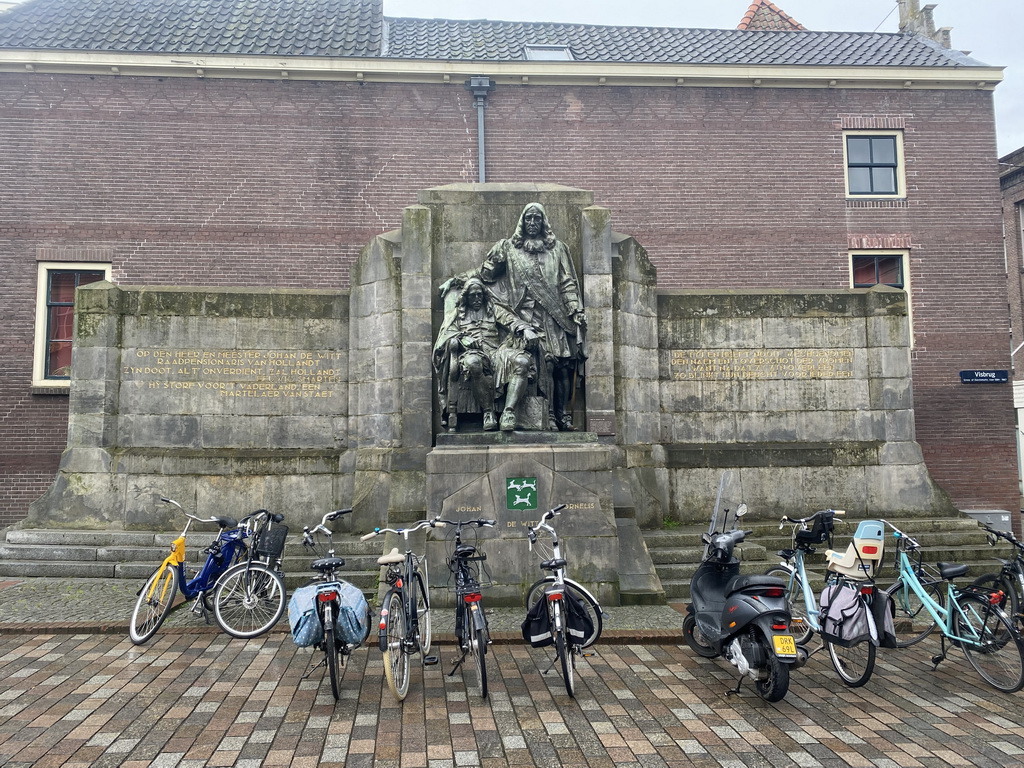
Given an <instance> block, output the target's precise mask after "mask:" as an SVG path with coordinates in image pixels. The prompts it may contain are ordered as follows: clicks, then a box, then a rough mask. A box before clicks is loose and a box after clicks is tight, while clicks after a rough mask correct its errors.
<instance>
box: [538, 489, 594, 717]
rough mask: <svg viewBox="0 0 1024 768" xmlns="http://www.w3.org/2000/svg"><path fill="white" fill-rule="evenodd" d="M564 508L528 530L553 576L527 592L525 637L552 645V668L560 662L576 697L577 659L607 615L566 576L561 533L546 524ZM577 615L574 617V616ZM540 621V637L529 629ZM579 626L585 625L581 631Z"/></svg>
mask: <svg viewBox="0 0 1024 768" xmlns="http://www.w3.org/2000/svg"><path fill="white" fill-rule="evenodd" d="M565 506H566V505H565V504H559V505H558V506H557V507H554V508H553V509H549V510H548V511H547V512H545V513H544V515H543V516H542V517H541V519H540V520H539V521H538V522H537V523H536V524H535V525H531V526H528V527H527V537H528V539H529V542H530V551H531V552H532V551H533V549H534V547H537V550H538V552H539V553H540V555H541V563H540V567H541V569H542V570H545V571H550V573H549V574H548V575H547V576H544V577H543V578H541V579H539V580H538V581H536V582H535V583H534V584H533V585H532V586H531V587H530V588H529V589H528V590H527V592H526V607H527V619H526V622H524V624H523V634H524V637H525V638H526V639H527V641H528V642H530V643H531V645H534V646H535V647H540V646H542V645H548V644H551V643H552V642H553V644H554V646H555V660H553V661H552V662H551V666H552V667H553V666H554V664H555V661H558V662H559V664H560V666H561V671H562V680H563V682H564V683H565V691H566V693H568V694H569V695H570V696H572V697H575V695H576V679H575V672H576V657H577V656H582V655H583V649H584V648H589V647H590V646H592V645H593V644H594V643H596V642H597V641H598V639H599V638H600V637H601V631H602V630H603V628H604V612H603V611H602V609H601V604H600V603H599V602H598V601H597V598H596V597H594V596H593V595H592V594H591V593H590V592H589V590H587V589H586V587H584V586H583V585H582V584H580V583H579V582H576V581H573V580H572V579H569V578H567V577H566V575H565V568H566V565H567V564H568V563H567V561H566V559H565V558H564V557H563V556H562V548H561V544H560V542H559V540H558V534H557V533H556V532H555V529H554V528H552V527H551V526H550V525H548V522H547V521H548V520H551V519H553V518H554V517H555V516H556V515H559V514H561V511H562V510H563V509H565ZM538 531H545V532H546V533H547V534H548V535H549V536H550V542H545V541H544V540H543V539H541V538H540V537H539V536H538ZM567 596H568V598H569V599H568V600H567V599H566V597H567ZM544 606H546V608H545V607H544ZM577 612H579V613H578V615H576V616H575V617H574V616H573V615H572V614H574V613H577ZM537 621H540V622H541V627H542V629H541V631H540V632H539V633H538V634H533V632H534V631H535V630H531V629H530V626H531V623H533V624H534V626H536V622H537ZM578 625H582V628H581V627H580V626H578ZM550 670H551V667H548V670H547V671H550Z"/></svg>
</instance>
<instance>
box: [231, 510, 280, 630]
mask: <svg viewBox="0 0 1024 768" xmlns="http://www.w3.org/2000/svg"><path fill="white" fill-rule="evenodd" d="M283 520H284V515H282V514H279V513H276V512H268V511H267V510H265V509H261V510H259V511H257V512H254V513H252V514H251V515H249V516H248V517H245V518H243V519H242V523H243V524H244V525H245V526H246V531H247V538H249V539H250V540H251V541H253V542H254V543H253V545H252V546H250V547H249V551H248V554H247V555H246V557H245V559H244V560H242V561H240V562H238V563H236V564H235V565H233V566H231V567H230V568H229V569H228V570H226V571H225V572H224V574H223V575H222V576H221V577H220V579H218V581H217V587H216V589H215V591H214V593H213V616H214V618H215V619H216V620H217V624H218V625H220V628H221V629H223V630H224V631H225V632H227V633H228V634H229V635H231V636H232V637H238V638H242V639H249V638H252V637H258V636H259V635H262V634H263V633H264V632H268V631H270V629H271V627H273V626H274V625H275V624H277V622H278V620H280V618H281V616H282V615H283V614H284V609H285V585H284V571H283V570H282V568H281V561H282V558H283V556H284V544H285V539H286V538H287V536H288V526H287V525H282V521H283Z"/></svg>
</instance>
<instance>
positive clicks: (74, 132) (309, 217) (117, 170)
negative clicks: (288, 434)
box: [0, 74, 1017, 520]
mask: <svg viewBox="0 0 1024 768" xmlns="http://www.w3.org/2000/svg"><path fill="white" fill-rule="evenodd" d="M486 115H487V117H486V121H487V123H486V124H487V127H486V130H487V148H488V166H487V179H488V181H494V182H510V181H546V182H557V183H563V184H568V185H572V186H576V187H581V188H584V189H591V190H593V191H594V193H595V202H596V203H597V204H598V205H602V206H607V207H608V208H610V209H611V210H612V213H613V228H614V229H615V230H616V231H620V232H625V233H628V234H631V235H634V236H635V237H636V238H637V240H638V241H639V242H640V243H641V244H642V245H643V246H644V247H645V248H646V249H647V251H648V253H649V254H650V256H651V259H652V261H653V262H654V263H655V265H656V266H657V268H658V279H659V285H661V286H663V287H686V288H723V287H744V288H802V289H814V288H841V287H846V286H848V284H849V267H848V250H849V249H848V236H849V235H858V236H868V237H877V236H890V235H896V236H899V237H901V238H903V240H904V241H906V240H907V239H908V238H909V242H911V243H912V246H913V247H912V251H911V254H912V255H911V264H910V280H911V286H912V307H913V312H914V329H915V332H916V348H915V352H914V355H915V363H914V365H915V368H914V375H915V397H916V406H917V422H918V434H919V436H920V439H921V441H922V443H923V444H924V448H925V451H926V455H927V458H928V461H929V466H930V468H931V469H932V472H933V474H934V476H935V477H936V479H937V480H938V481H939V483H940V484H941V485H943V486H944V487H945V488H946V489H947V490H949V491H950V492H951V493H952V494H953V496H954V499H955V500H956V501H957V502H958V503H959V504H961V505H962V506H964V507H1001V508H1007V509H1013V508H1015V507H1016V504H1017V491H1016V470H1015V464H1014V461H1013V460H1012V455H1013V452H1014V444H1013V422H1012V414H1011V412H1010V395H1009V389H1008V388H1006V387H991V388H989V389H987V390H984V391H982V390H979V389H978V388H969V387H965V385H961V384H959V381H958V376H957V372H958V371H959V370H960V368H963V367H984V368H1006V367H1009V357H1008V356H1009V345H1008V343H1007V337H1008V322H1007V317H1006V315H1007V312H1006V282H1005V274H1004V270H1003V254H1002V245H1001V230H1000V209H999V189H998V184H997V182H996V164H995V139H994V127H993V125H994V119H993V115H992V102H991V94H990V93H987V92H984V91H962V92H961V91H942V90H936V91H918V90H901V91H876V90H842V89H787V90H775V89H768V88H763V89H762V88H758V89H746V88H718V89H715V88H690V87H682V88H646V89H645V88H625V87H591V88H582V87H538V86H520V85H503V86H499V87H498V88H497V89H496V90H495V91H494V92H493V94H492V95H491V97H490V99H489V101H488V106H487V113H486ZM863 120H867V121H868V122H867V124H869V125H870V124H874V125H879V126H880V125H894V124H895V125H903V126H904V131H905V137H904V138H905V149H906V155H907V182H908V185H909V190H910V191H909V197H908V200H907V201H906V202H896V203H880V204H864V203H861V202H859V201H858V202H857V203H847V202H846V200H845V198H844V194H843V172H842V158H843V152H842V143H841V135H842V127H843V126H844V125H851V124H853V122H851V121H863ZM871 121H875V122H871ZM475 125H476V112H475V109H474V108H473V106H472V99H471V98H470V96H469V93H468V92H467V91H466V90H465V89H464V88H463V86H462V85H461V84H454V83H453V84H450V85H416V86H414V85H399V84H394V85H382V84H366V85H359V84H355V83H315V82H277V81H245V80H214V79H210V80H189V79H179V78H167V79H163V78H128V77H123V78H121V77H118V78H114V77H95V78H94V77H88V76H70V75H67V76H48V75H40V74H25V75H16V74H3V75H0V146H3V147H4V148H5V149H4V152H3V154H2V155H0V261H2V263H3V264H4V269H3V270H2V273H0V287H2V288H3V295H4V296H5V297H9V298H12V299H14V298H16V300H12V301H11V303H10V304H8V305H7V306H6V307H5V309H4V318H5V323H4V324H3V327H2V329H0V344H2V345H3V348H4V349H5V350H6V351H7V357H8V359H7V365H5V366H4V369H3V373H2V374H0V435H2V441H0V442H2V445H3V446H4V447H0V452H2V453H0V465H2V466H3V467H4V470H3V471H7V469H6V468H7V467H9V466H12V462H13V461H14V456H13V455H12V453H11V448H12V446H15V445H17V446H19V447H20V446H21V445H25V446H28V448H29V450H31V451H33V452H36V453H37V454H39V455H40V456H42V457H45V458H40V459H39V460H38V461H37V462H36V463H34V464H33V465H32V466H33V467H34V468H35V472H36V474H35V475H32V476H33V477H36V478H37V479H36V481H35V484H34V485H32V484H30V486H31V487H27V488H26V486H25V481H24V478H25V477H28V476H29V475H31V474H32V473H27V474H26V473H19V477H20V478H22V479H21V480H19V482H18V484H17V488H26V489H25V490H21V491H18V490H16V488H15V487H14V485H12V484H10V483H9V484H7V485H6V486H5V487H4V488H3V489H0V515H4V514H6V515H8V516H9V517H10V516H14V517H18V516H20V515H22V514H23V513H24V509H25V508H26V506H27V503H28V501H29V500H31V499H32V498H34V497H35V496H36V495H38V493H39V492H41V490H42V488H43V486H45V484H46V483H45V481H43V480H39V479H38V478H41V477H47V476H49V475H50V474H52V472H53V470H54V469H55V466H56V463H55V456H56V454H57V452H59V450H60V449H61V447H62V446H63V444H64V438H65V433H64V426H63V424H64V420H65V417H66V415H65V410H64V407H63V406H62V405H61V401H60V398H55V397H52V396H40V395H33V394H32V393H31V392H30V391H29V386H28V382H29V380H30V375H29V374H30V363H31V361H30V356H31V343H32V326H33V323H34V319H33V311H34V309H33V305H34V291H35V286H34V283H35V262H36V260H37V259H51V258H54V254H63V256H64V257H67V258H81V259H82V260H90V259H92V258H93V257H95V254H96V253H97V252H102V253H105V254H108V255H109V259H110V261H111V263H112V265H113V271H114V277H115V280H117V281H118V282H121V283H125V284H144V283H149V284H172V285H174V284H176V285H208V286H231V285H237V286H261V285H277V286H285V287H316V288H335V289H345V288H347V286H348V269H349V266H350V265H351V263H352V261H353V259H354V258H355V256H356V254H357V253H358V251H359V250H360V249H361V248H362V247H363V246H364V245H366V244H367V243H368V242H369V241H370V239H371V238H372V236H373V235H375V234H377V233H379V232H382V231H386V230H389V229H394V228H397V227H398V226H399V224H400V220H401V213H402V209H403V207H404V206H407V205H410V204H412V203H414V202H415V200H416V192H417V191H418V190H419V189H422V188H425V187H430V186H435V185H440V184H447V183H452V182H459V181H475V180H476V178H477V170H476V167H475V163H476V151H477V150H476V139H475ZM15 441H17V442H15ZM975 452H976V453H977V454H978V456H977V458H976V459H975V458H971V457H972V456H975ZM2 519H3V518H0V520H2Z"/></svg>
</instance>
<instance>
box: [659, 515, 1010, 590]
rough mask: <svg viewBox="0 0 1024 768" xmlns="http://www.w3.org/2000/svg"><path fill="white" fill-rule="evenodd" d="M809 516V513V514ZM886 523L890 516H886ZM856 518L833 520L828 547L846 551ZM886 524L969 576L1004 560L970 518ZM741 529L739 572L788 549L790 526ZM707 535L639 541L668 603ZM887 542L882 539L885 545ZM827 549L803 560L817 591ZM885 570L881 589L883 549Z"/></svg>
mask: <svg viewBox="0 0 1024 768" xmlns="http://www.w3.org/2000/svg"><path fill="white" fill-rule="evenodd" d="M808 514H810V513H808ZM887 519H889V518H887ZM857 522H858V520H853V519H851V520H849V521H848V522H847V521H842V522H840V521H838V519H837V523H836V528H835V537H834V541H833V546H834V547H835V549H837V550H845V549H846V546H847V544H849V543H850V540H851V537H852V535H853V531H854V530H855V529H856V527H857ZM891 522H892V523H893V524H894V525H896V526H897V527H898V528H900V529H901V530H903V531H905V532H906V533H907V534H908V535H910V536H913V537H914V538H915V539H916V540H917V541H918V542H919V543H920V544H921V549H922V552H923V555H924V562H926V563H936V562H939V561H950V562H957V563H966V564H968V565H969V566H970V567H971V570H970V572H969V574H968V577H969V578H974V577H975V576H980V575H981V574H983V573H987V572H989V571H993V570H996V569H997V567H998V564H997V563H996V562H995V559H994V558H996V557H997V556H1002V557H1007V556H1008V555H1007V551H1006V548H1005V547H1003V548H1000V547H996V548H993V547H991V546H989V544H988V543H987V541H986V539H985V531H984V530H982V529H981V528H980V527H979V525H978V523H977V522H975V520H973V519H972V518H970V517H967V516H963V517H942V518H931V517H907V516H901V517H899V518H896V517H895V516H893V518H892V519H891ZM743 526H744V528H745V529H746V530H750V531H753V534H751V535H750V536H748V537H747V540H746V541H744V542H743V543H742V544H741V545H740V546H739V547H737V557H738V558H739V559H740V560H741V562H742V563H743V565H742V566H741V572H742V573H763V572H764V571H765V570H767V569H768V568H769V567H771V566H772V565H775V564H776V563H779V562H781V558H779V557H778V556H777V555H776V553H777V552H778V551H779V550H780V549H783V548H787V549H788V548H791V547H792V526H786V527H785V528H784V529H783V530H781V531H780V530H779V524H778V522H774V523H773V522H770V521H764V520H752V519H750V518H745V519H744V521H743ZM706 531H707V525H680V526H676V527H673V528H662V529H658V530H646V531H644V532H643V533H644V541H645V543H646V544H647V549H648V551H649V552H650V554H651V559H652V560H653V561H654V565H655V568H656V570H657V573H658V577H659V578H660V579H661V584H662V587H663V588H664V589H665V598H666V599H667V600H668V602H670V603H674V602H683V601H686V600H688V599H689V595H690V578H691V577H692V576H693V572H694V571H695V570H696V569H697V566H698V565H699V564H700V560H701V557H702V556H703V554H704V547H703V545H702V544H701V534H703V533H705V532H706ZM890 542H891V539H889V538H886V546H887V547H888V546H890ZM825 548H826V547H821V548H819V549H818V551H817V553H815V554H814V555H811V556H809V557H808V558H807V559H806V561H805V567H806V568H807V572H808V573H809V574H810V576H811V585H812V587H813V588H814V589H815V591H817V590H819V589H820V588H821V586H822V584H823V581H824V577H825V569H824V552H825ZM884 563H885V566H884V568H883V570H882V573H881V575H880V577H879V579H878V581H879V583H881V584H883V585H886V584H889V583H892V581H893V580H894V578H895V571H894V570H893V567H892V563H893V560H892V553H891V551H888V552H887V553H886V557H885V561H884Z"/></svg>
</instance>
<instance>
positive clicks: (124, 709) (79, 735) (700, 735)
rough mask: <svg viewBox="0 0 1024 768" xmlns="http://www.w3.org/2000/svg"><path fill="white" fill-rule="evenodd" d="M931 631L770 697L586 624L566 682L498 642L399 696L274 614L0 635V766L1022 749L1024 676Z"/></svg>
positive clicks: (577, 761) (420, 679)
mask: <svg viewBox="0 0 1024 768" xmlns="http://www.w3.org/2000/svg"><path fill="white" fill-rule="evenodd" d="M935 647H936V643H933V642H932V641H930V640H928V641H926V642H925V643H923V644H922V646H921V647H917V648H912V649H907V650H903V651H886V652H884V653H881V654H880V655H879V660H880V662H879V665H878V668H877V669H876V672H875V675H874V677H873V678H872V680H871V681H870V682H869V683H868V684H867V685H866V686H865V687H863V688H859V689H847V688H844V687H843V686H842V685H841V684H839V683H838V681H837V679H836V676H835V674H834V672H832V669H831V667H830V666H829V665H828V662H827V661H826V660H825V659H824V658H822V657H821V656H814V657H812V659H811V661H810V662H809V663H808V665H807V666H806V667H804V668H803V669H801V670H798V671H795V672H794V675H793V681H792V685H791V688H790V692H789V695H788V696H787V697H786V699H785V700H784V701H783V702H781V703H779V704H775V705H772V704H767V703H765V702H763V701H761V700H760V699H759V698H757V697H756V695H754V693H753V691H752V690H751V689H750V688H749V687H745V690H744V692H743V693H742V694H741V695H740V696H726V690H727V688H728V687H729V685H730V684H731V683H732V681H733V680H734V676H733V675H732V673H731V667H729V665H727V664H726V663H725V662H723V661H722V660H720V659H719V660H708V659H701V658H698V657H696V656H695V655H694V654H693V653H692V652H690V651H689V650H688V649H686V648H685V647H683V646H679V645H675V644H624V645H604V644H601V643H599V644H598V645H597V646H596V647H595V650H596V651H597V655H595V656H593V657H590V658H589V659H587V660H585V661H584V662H583V663H581V665H580V668H579V671H578V676H577V698H576V700H573V699H570V698H569V697H568V696H566V694H565V690H564V688H563V687H562V685H561V679H560V678H559V676H558V675H557V673H555V672H551V673H549V674H544V670H545V668H546V667H547V666H548V664H549V659H550V655H549V654H548V653H546V652H545V650H543V649H531V648H528V647H526V646H523V645H512V644H508V645H496V646H494V648H493V653H492V654H491V655H490V656H489V664H488V673H489V680H490V688H491V696H490V699H489V700H488V701H481V700H479V699H476V698H475V697H473V696H472V695H467V691H466V687H465V685H464V682H463V678H462V675H461V673H460V672H457V673H456V674H455V675H454V676H451V677H449V676H446V675H445V672H446V671H447V670H448V668H449V664H450V658H451V647H450V646H447V647H444V646H442V647H441V648H439V651H440V655H441V658H442V664H441V665H439V666H435V667H428V668H425V669H423V668H421V667H419V666H418V665H415V666H414V668H413V671H412V681H411V685H410V693H409V697H408V698H407V699H406V701H405V702H404V703H398V702H396V701H395V700H394V698H393V697H392V696H391V694H390V692H389V690H388V689H387V687H386V685H385V684H384V680H383V668H382V663H381V656H380V654H379V653H378V652H377V651H376V649H375V648H370V649H360V650H358V651H356V652H355V653H354V654H353V656H352V658H351V660H350V664H349V666H348V668H347V669H346V671H345V675H344V679H343V682H342V687H343V697H342V699H341V701H340V702H338V703H337V704H335V702H334V699H333V698H332V696H331V694H330V684H329V682H328V681H327V680H325V679H324V677H323V670H322V669H315V670H313V671H312V672H311V673H309V674H308V676H306V675H307V672H309V668H310V662H311V660H313V659H314V658H315V656H314V654H312V653H311V652H310V651H308V650H303V649H296V648H295V647H294V645H293V644H292V642H291V640H290V638H289V637H288V636H287V635H286V634H284V633H272V634H270V635H267V636H265V637H263V638H259V639H256V640H250V641H241V640H231V639H229V638H228V637H226V636H224V635H218V634H213V633H207V634H200V635H197V634H194V633H187V632H168V633H161V634H159V635H158V636H157V637H156V638H155V639H154V640H153V641H152V642H151V643H150V644H149V645H147V646H144V647H136V646H133V645H131V643H130V642H128V640H127V639H125V638H124V637H122V636H116V635H96V634H5V635H2V636H0V681H2V682H0V765H4V766H6V767H7V768H28V767H29V766H34V768H58V767H60V766H65V767H66V768H77V767H78V766H83V767H84V766H95V767H96V768H112V767H113V766H125V768H128V767H129V766H131V767H132V768H135V767H138V768H143V766H152V767H153V768H175V767H176V768H203V767H205V766H235V767H236V768H256V767H257V766H296V767H298V766H309V767H310V768H312V767H313V766H318V765H324V766H347V768H461V767H462V766H468V767H479V768H499V767H502V768H503V767H506V766H508V767H519V766H521V767H523V768H528V767H529V766H537V767H538V768H552V767H553V766H562V768H663V767H673V768H674V767H676V766H680V767H681V766H707V767H709V768H710V767H711V766H723V767H725V768H741V767H743V766H772V767H773V768H774V767H776V766H800V768H812V767H815V766H825V767H828V768H833V767H834V768H839V767H840V766H857V767H864V768H867V767H869V766H870V767H875V766H877V767H878V768H913V767H915V766H934V767H935V768H938V766H948V765H955V766H992V767H993V768H994V767H995V766H1006V765H1020V764H1022V760H1024V729H1022V726H1024V709H1022V707H1021V706H1020V704H1021V696H1022V695H1024V694H1015V695H1011V696H1008V695H1005V694H999V693H997V692H995V691H994V690H992V689H989V688H988V687H986V686H985V685H984V684H982V683H981V682H980V681H979V679H978V678H977V677H976V676H975V675H974V673H973V672H972V671H971V670H970V669H969V667H967V665H966V663H965V662H963V661H962V660H960V659H956V658H952V659H951V660H950V661H949V662H947V663H944V664H943V665H942V666H941V667H940V669H939V670H938V671H932V670H931V665H930V664H929V663H928V658H929V656H930V655H931V653H932V652H933V649H934V648H935Z"/></svg>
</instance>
